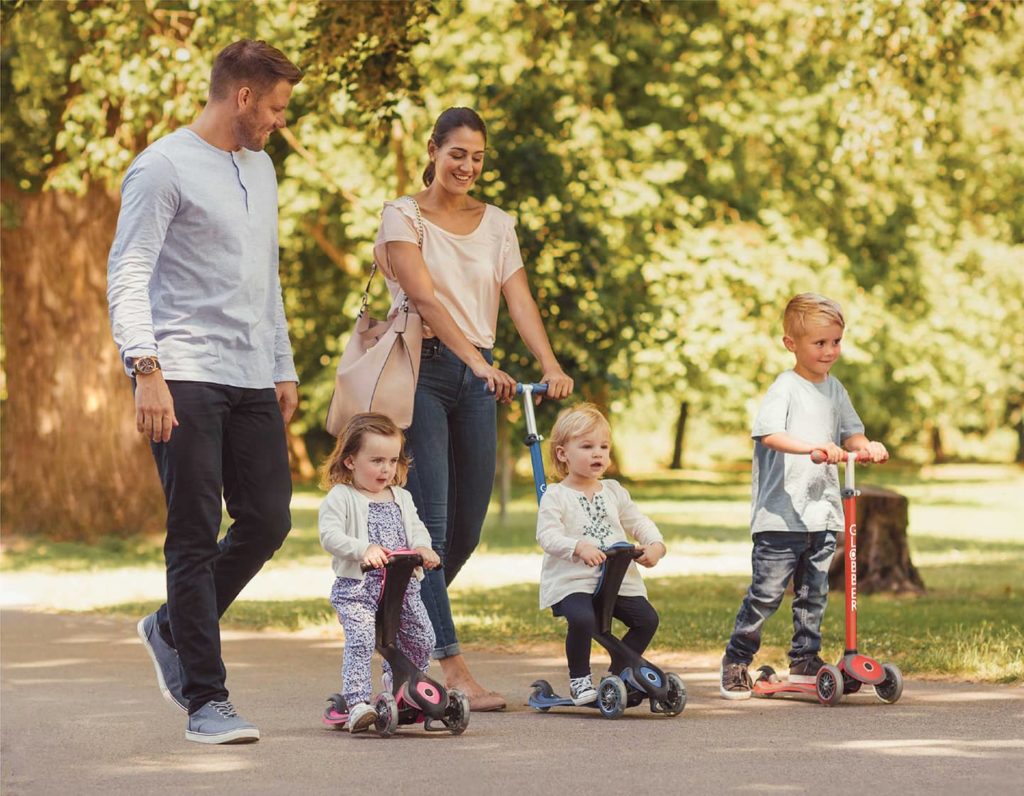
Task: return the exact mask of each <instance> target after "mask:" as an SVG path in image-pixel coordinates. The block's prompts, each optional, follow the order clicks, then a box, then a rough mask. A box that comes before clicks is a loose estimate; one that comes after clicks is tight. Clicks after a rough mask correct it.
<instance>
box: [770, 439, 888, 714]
mask: <svg viewBox="0 0 1024 796" xmlns="http://www.w3.org/2000/svg"><path fill="white" fill-rule="evenodd" d="M868 458H869V457H868V456H867V455H865V454H863V453H861V454H857V453H852V452H851V453H849V454H847V457H846V487H845V488H844V489H843V492H842V494H843V514H844V525H845V547H846V549H845V556H846V589H845V591H846V652H845V653H844V654H843V659H842V660H841V661H839V664H838V665H837V666H832V665H831V664H826V665H825V666H822V667H821V669H820V670H819V671H818V676H817V678H816V680H815V682H813V683H791V682H789V681H788V680H781V679H780V678H779V677H778V676H777V675H776V674H775V670H774V669H773V668H772V667H771V666H762V667H761V668H759V669H758V670H757V678H756V679H755V680H754V687H753V693H754V695H755V696H759V697H773V696H775V695H776V694H811V695H814V696H817V697H818V701H819V702H821V704H822V705H825V706H827V707H831V706H832V705H837V704H839V700H841V699H842V698H843V694H855V693H856V692H857V691H859V690H860V687H861V686H862V685H870V686H874V689H875V695H876V696H877V697H878V698H879V699H880V700H882V701H883V702H885V703H886V704H888V705H891V704H892V703H894V702H896V701H897V700H898V699H899V698H900V696H901V695H902V694H903V674H902V673H901V672H900V670H899V668H898V667H897V666H896V665H895V664H892V663H886V664H882V663H879V662H878V661H876V660H875V659H874V658H869V657H868V656H867V655H861V654H860V653H859V652H858V651H857V495H859V494H860V492H858V491H857V489H856V488H855V487H854V478H853V471H854V462H856V461H867V460H868ZM826 459H827V455H826V454H825V452H824V451H822V450H816V451H813V452H812V453H811V460H812V461H814V462H816V463H818V464H822V463H824V462H825V461H826Z"/></svg>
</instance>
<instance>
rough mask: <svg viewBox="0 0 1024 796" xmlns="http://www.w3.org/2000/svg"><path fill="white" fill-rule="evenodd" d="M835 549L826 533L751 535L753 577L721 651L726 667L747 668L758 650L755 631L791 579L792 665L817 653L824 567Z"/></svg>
mask: <svg viewBox="0 0 1024 796" xmlns="http://www.w3.org/2000/svg"><path fill="white" fill-rule="evenodd" d="M835 551H836V535H835V533H833V532H832V531H817V532H813V533H807V532H804V531H801V532H798V533H791V532H778V531H765V532H763V533H758V534H755V535H754V552H753V553H752V555H751V563H752V566H753V571H754V574H753V578H752V580H751V584H750V589H749V590H748V591H747V596H746V597H744V598H743V604H742V605H741V606H740V610H739V613H737V614H736V626H735V628H734V629H733V631H732V637H731V638H730V639H729V644H728V646H727V647H726V648H725V657H726V659H727V660H728V661H729V662H730V663H745V664H749V663H750V662H751V661H753V659H754V654H755V653H756V652H757V650H758V649H759V648H760V646H761V631H762V630H763V628H764V623H765V621H766V620H767V619H768V617H769V616H771V615H772V614H774V613H775V611H776V609H778V607H779V604H780V603H781V602H782V597H783V595H785V593H786V587H787V586H788V585H789V579H790V578H792V579H793V591H794V595H793V641H792V644H791V646H790V650H789V659H790V661H791V662H792V663H796V662H798V661H802V660H804V659H805V658H810V657H812V656H813V655H816V654H817V653H818V652H819V651H820V650H821V618H822V616H823V615H824V614H825V604H826V603H827V602H828V567H829V564H830V563H831V561H832V554H833V553H835Z"/></svg>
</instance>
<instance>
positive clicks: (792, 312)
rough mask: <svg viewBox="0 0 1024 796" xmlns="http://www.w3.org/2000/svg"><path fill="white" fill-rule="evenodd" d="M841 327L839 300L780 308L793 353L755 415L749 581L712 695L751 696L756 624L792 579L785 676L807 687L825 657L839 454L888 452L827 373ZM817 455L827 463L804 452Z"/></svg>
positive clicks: (801, 301) (807, 299)
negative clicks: (824, 621) (871, 435)
mask: <svg viewBox="0 0 1024 796" xmlns="http://www.w3.org/2000/svg"><path fill="white" fill-rule="evenodd" d="M845 325H846V323H845V321H844V320H843V312H842V310H841V309H840V307H839V305H838V304H837V303H836V302H835V301H832V300H831V299H827V298H825V297H824V296H819V295H817V294H815V293H801V294H800V295H799V296H796V297H794V298H793V299H791V300H790V302H789V304H787V305H786V312H785V316H784V318H783V329H784V331H785V336H784V337H783V338H782V342H783V343H784V344H785V346H786V348H787V349H788V350H789V351H791V352H793V355H794V356H795V357H796V365H795V366H794V367H793V369H792V370H788V371H786V372H785V373H783V374H781V375H780V376H779V377H778V378H777V379H776V380H775V383H774V384H772V386H771V387H770V388H769V389H768V393H767V395H765V398H764V402H763V403H762V404H761V407H760V410H759V411H758V413H757V418H756V419H755V420H754V429H753V432H752V434H751V436H752V437H753V438H754V463H753V475H752V479H753V500H752V507H751V517H750V531H751V534H752V535H753V537H754V552H753V555H752V557H751V560H752V564H753V578H752V581H751V584H750V589H749V590H748V591H747V596H746V597H745V598H744V599H743V604H742V605H741V606H740V610H739V612H738V613H737V614H736V626H735V628H734V629H733V632H732V636H731V638H730V639H729V643H728V645H727V646H726V648H725V656H724V657H723V658H722V672H721V674H722V679H721V684H720V686H719V691H720V693H721V695H722V696H723V697H724V698H725V699H749V698H750V689H751V685H752V683H751V679H750V675H749V674H748V673H747V667H748V666H749V665H750V663H751V661H752V660H753V659H754V654H755V653H756V652H757V650H758V648H759V647H760V646H761V630H762V628H763V626H764V623H765V620H767V619H768V617H769V616H771V615H772V614H773V613H775V611H776V609H777V608H778V607H779V604H780V603H781V602H782V597H783V595H784V594H785V591H786V586H787V585H788V584H789V580H790V578H792V579H793V585H794V592H795V594H794V597H793V628H794V632H793V641H792V644H791V646H790V650H789V660H790V664H789V679H790V681H791V682H801V683H813V682H814V680H815V677H816V676H817V674H818V670H819V669H820V668H821V667H822V666H824V661H822V660H821V658H820V657H819V656H818V652H819V650H820V649H821V630H820V628H821V617H822V614H824V612H825V603H826V600H827V597H828V567H829V563H830V562H831V560H832V554H833V553H834V552H835V549H836V532H837V531H839V530H841V529H842V527H843V508H842V502H841V499H840V492H839V472H838V468H837V467H835V466H834V465H835V464H836V463H837V462H839V461H840V459H842V458H843V456H844V452H843V448H840V447H839V445H840V444H842V445H843V447H845V448H846V450H847V451H858V452H860V451H863V452H865V453H867V454H868V455H869V456H870V458H871V461H873V462H884V461H885V460H887V459H888V458H889V454H888V452H887V451H886V449H885V446H883V445H882V443H880V442H871V441H870V440H868V438H867V437H866V436H864V424H863V423H861V421H860V418H859V417H858V416H857V413H856V412H855V411H854V409H853V406H852V405H851V404H850V397H849V395H848V394H847V392H846V390H845V388H844V387H843V385H842V384H840V383H839V381H838V380H837V379H836V378H835V377H834V376H830V375H829V370H831V368H832V366H833V365H834V364H835V363H836V361H837V360H838V359H839V350H840V344H841V342H842V339H843V329H844V327H845ZM814 450H821V451H823V452H824V453H825V454H826V455H827V457H828V464H815V463H814V462H812V461H811V457H810V453H811V452H812V451H814Z"/></svg>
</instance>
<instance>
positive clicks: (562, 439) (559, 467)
mask: <svg viewBox="0 0 1024 796" xmlns="http://www.w3.org/2000/svg"><path fill="white" fill-rule="evenodd" d="M594 429H600V430H602V431H605V432H607V433H608V437H609V439H611V436H612V427H611V426H610V425H609V424H608V420H607V419H606V418H605V416H604V415H602V414H601V410H600V409H598V408H597V407H596V406H595V405H594V404H591V403H581V404H576V405H575V406H570V407H568V408H567V409H563V410H562V411H561V412H559V413H558V418H557V419H556V420H555V426H554V428H552V429H551V461H552V463H553V464H554V466H555V472H556V473H558V475H559V477H560V478H565V477H566V476H567V475H569V467H568V465H567V464H566V463H565V462H562V461H559V460H558V456H557V455H556V454H555V451H556V450H557V449H558V448H564V447H565V446H566V445H568V444H569V442H570V441H571V440H573V439H574V438H576V437H581V436H583V435H584V434H586V433H587V432H588V431H593V430H594Z"/></svg>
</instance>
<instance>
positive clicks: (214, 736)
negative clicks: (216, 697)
mask: <svg viewBox="0 0 1024 796" xmlns="http://www.w3.org/2000/svg"><path fill="white" fill-rule="evenodd" d="M185 738H186V740H189V741H195V742H196V743H252V742H253V741H258V740H259V739H260V731H259V730H258V729H257V728H256V726H255V725H253V724H250V723H249V722H247V721H246V720H245V719H243V718H242V717H241V716H239V715H238V714H237V713H236V712H235V707H234V705H232V704H231V703H230V702H207V703H206V704H205V705H203V706H202V707H201V708H199V710H197V711H196V712H195V713H193V714H192V715H191V716H189V717H188V729H187V730H185Z"/></svg>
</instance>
